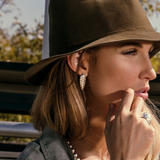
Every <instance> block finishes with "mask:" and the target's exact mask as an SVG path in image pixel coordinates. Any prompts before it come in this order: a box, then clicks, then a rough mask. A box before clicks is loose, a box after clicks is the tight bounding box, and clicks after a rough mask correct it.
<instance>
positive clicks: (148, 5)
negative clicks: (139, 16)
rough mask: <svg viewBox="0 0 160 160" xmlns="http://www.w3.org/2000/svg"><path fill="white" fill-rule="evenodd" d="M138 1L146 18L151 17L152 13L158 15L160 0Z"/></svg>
mask: <svg viewBox="0 0 160 160" xmlns="http://www.w3.org/2000/svg"><path fill="white" fill-rule="evenodd" d="M139 1H140V3H141V5H142V7H143V9H144V10H145V12H146V13H147V15H148V16H151V15H152V14H153V13H156V14H159V12H160V0H139Z"/></svg>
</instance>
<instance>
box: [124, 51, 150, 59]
mask: <svg viewBox="0 0 160 160" xmlns="http://www.w3.org/2000/svg"><path fill="white" fill-rule="evenodd" d="M124 54H126V55H127V54H128V55H133V56H135V55H137V50H136V49H135V50H132V51H128V52H126V53H124ZM148 55H149V57H151V55H152V52H148Z"/></svg>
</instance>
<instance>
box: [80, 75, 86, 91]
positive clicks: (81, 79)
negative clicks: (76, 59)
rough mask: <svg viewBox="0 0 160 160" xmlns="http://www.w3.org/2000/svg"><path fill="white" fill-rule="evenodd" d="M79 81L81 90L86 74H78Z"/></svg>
mask: <svg viewBox="0 0 160 160" xmlns="http://www.w3.org/2000/svg"><path fill="white" fill-rule="evenodd" d="M79 83H80V87H81V90H82V91H83V89H84V87H85V84H86V76H85V75H84V74H81V75H80V80H79Z"/></svg>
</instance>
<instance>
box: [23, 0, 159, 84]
mask: <svg viewBox="0 0 160 160" xmlns="http://www.w3.org/2000/svg"><path fill="white" fill-rule="evenodd" d="M49 16H50V30H49V50H50V51H49V52H50V53H49V54H50V57H49V58H47V59H44V60H42V61H40V62H38V63H37V64H35V65H33V66H32V67H31V68H29V70H28V71H27V72H26V74H25V78H26V80H27V82H28V83H30V84H33V85H41V84H42V83H43V81H44V78H45V76H46V75H47V73H48V72H49V71H50V69H51V67H52V66H53V65H54V64H55V63H56V61H57V60H58V59H59V58H62V57H64V56H66V55H68V54H72V53H75V52H77V51H80V50H84V49H87V48H91V47H95V46H98V45H102V44H106V43H113V42H118V41H128V40H144V41H153V42H154V49H153V51H152V56H153V55H154V54H156V53H157V52H158V51H159V50H160V33H157V32H156V31H155V30H154V29H153V27H152V25H151V24H150V22H149V20H148V18H147V16H146V14H145V12H144V10H143V8H142V7H141V4H140V3H139V1H138V0H50V4H49Z"/></svg>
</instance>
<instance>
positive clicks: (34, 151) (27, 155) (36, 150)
mask: <svg viewBox="0 0 160 160" xmlns="http://www.w3.org/2000/svg"><path fill="white" fill-rule="evenodd" d="M35 159H38V160H44V159H45V158H44V156H43V153H42V151H41V147H40V144H39V139H37V140H35V141H32V142H30V143H28V145H27V146H26V148H25V150H24V151H23V152H22V153H21V154H20V156H19V157H18V159H17V160H35Z"/></svg>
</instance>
